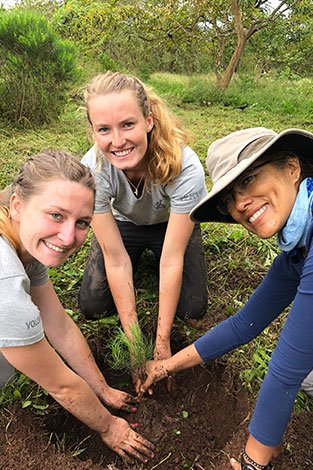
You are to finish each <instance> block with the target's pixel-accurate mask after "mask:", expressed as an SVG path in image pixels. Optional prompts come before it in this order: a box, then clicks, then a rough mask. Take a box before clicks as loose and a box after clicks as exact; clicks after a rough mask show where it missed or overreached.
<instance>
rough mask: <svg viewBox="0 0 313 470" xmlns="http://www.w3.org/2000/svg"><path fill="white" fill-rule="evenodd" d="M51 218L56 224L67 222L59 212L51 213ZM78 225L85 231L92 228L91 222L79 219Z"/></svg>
mask: <svg viewBox="0 0 313 470" xmlns="http://www.w3.org/2000/svg"><path fill="white" fill-rule="evenodd" d="M50 216H51V218H52V219H53V220H54V221H56V222H63V221H64V220H65V219H64V217H63V215H62V214H60V213H58V212H51V213H50ZM76 225H77V226H78V227H79V228H81V229H83V230H88V229H89V227H90V221H89V220H84V219H78V220H77V221H76Z"/></svg>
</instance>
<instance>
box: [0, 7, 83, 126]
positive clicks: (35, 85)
mask: <svg viewBox="0 0 313 470" xmlns="http://www.w3.org/2000/svg"><path fill="white" fill-rule="evenodd" d="M0 66H1V79H0V93H1V103H0V115H1V116H2V118H3V119H4V120H7V121H9V122H11V123H19V124H24V125H25V124H28V125H35V124H42V123H45V122H49V121H51V120H52V119H55V118H56V117H57V116H58V115H59V113H60V111H61V110H62V107H63V105H64V98H65V94H64V91H65V89H66V87H65V85H66V84H67V83H68V82H69V81H70V80H72V79H73V77H74V76H75V72H76V68H75V48H74V46H73V45H72V44H70V43H69V42H65V41H63V40H61V39H60V38H59V36H58V35H57V34H56V33H55V31H53V29H52V27H51V26H50V24H49V23H48V21H47V20H46V19H45V18H44V17H43V16H41V15H39V14H36V13H32V12H28V11H18V10H16V11H13V10H12V11H9V12H7V11H5V12H0Z"/></svg>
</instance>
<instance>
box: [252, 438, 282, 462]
mask: <svg viewBox="0 0 313 470" xmlns="http://www.w3.org/2000/svg"><path fill="white" fill-rule="evenodd" d="M245 451H246V453H247V454H248V456H249V457H250V458H251V459H253V460H254V461H255V462H257V463H258V464H260V465H267V464H268V463H269V462H270V461H271V459H272V457H273V453H274V451H275V447H269V446H266V445H264V444H261V442H259V441H257V440H256V439H255V438H254V437H253V436H251V434H250V436H249V438H248V441H247V444H246V447H245Z"/></svg>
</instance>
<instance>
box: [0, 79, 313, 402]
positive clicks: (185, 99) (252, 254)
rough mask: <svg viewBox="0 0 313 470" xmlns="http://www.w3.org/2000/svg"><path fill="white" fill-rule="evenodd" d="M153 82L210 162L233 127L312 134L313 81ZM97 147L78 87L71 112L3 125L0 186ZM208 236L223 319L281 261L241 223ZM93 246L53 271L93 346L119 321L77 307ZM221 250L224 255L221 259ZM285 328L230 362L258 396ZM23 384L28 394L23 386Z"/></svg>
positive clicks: (146, 287)
mask: <svg viewBox="0 0 313 470" xmlns="http://www.w3.org/2000/svg"><path fill="white" fill-rule="evenodd" d="M149 84H150V85H151V86H153V87H154V88H155V89H156V91H157V92H159V93H160V94H161V95H162V96H164V98H165V100H166V101H167V102H168V103H169V105H170V107H171V108H172V110H173V111H174V112H175V114H176V115H177V116H178V117H179V119H180V120H181V122H182V123H183V125H184V127H185V128H186V129H188V130H189V131H190V133H191V145H192V147H193V148H194V149H195V150H196V152H197V153H198V155H199V157H200V159H201V161H202V162H203V164H204V161H205V156H206V151H207V147H208V145H209V144H210V143H212V142H213V141H214V140H215V139H216V138H219V137H221V136H224V135H226V134H227V133H229V132H232V131H234V130H238V129H241V128H244V127H255V126H264V127H269V128H272V129H274V130H276V131H281V130H282V129H284V128H291V127H297V128H305V129H307V130H310V131H313V124H312V122H313V119H312V117H313V93H312V89H313V88H312V82H310V81H309V80H307V79H303V80H298V81H294V82H287V81H282V80H279V79H274V78H272V79H269V78H262V79H258V80H256V81H252V80H251V79H249V80H248V79H247V78H246V79H241V80H239V79H236V80H234V82H233V84H232V86H231V88H230V90H229V91H228V92H227V94H226V95H223V96H222V95H221V94H220V93H219V92H217V90H216V88H215V87H214V83H213V79H212V77H209V78H203V77H193V78H192V79H190V78H188V77H182V76H171V75H168V74H155V75H153V76H152V77H151V78H150V81H149ZM91 142H92V139H91V136H90V130H89V127H88V124H87V120H86V118H85V113H84V110H82V109H81V102H80V99H79V95H78V93H77V88H76V89H75V90H73V92H72V96H70V97H69V100H68V104H67V107H66V109H65V110H64V113H63V114H62V116H60V119H59V120H58V121H56V122H53V123H51V124H49V125H45V126H43V127H41V128H36V129H26V130H21V129H14V128H13V127H10V126H8V125H5V124H4V123H3V125H1V126H0V166H1V174H0V188H2V187H4V186H5V185H6V184H8V183H9V182H10V180H11V178H12V176H13V175H14V173H15V172H16V170H17V168H18V167H19V165H20V163H21V161H23V160H24V159H25V157H26V156H28V155H31V154H33V153H37V152H40V151H41V150H42V149H44V148H55V147H57V148H65V149H67V150H70V151H71V152H72V153H74V154H76V155H77V156H78V157H79V158H81V157H82V156H83V155H84V153H85V152H86V151H87V149H88V148H89V147H90V144H91ZM208 186H210V181H209V178H208ZM203 231H204V243H205V250H206V256H207V262H208V270H209V280H210V286H209V288H210V291H211V295H210V307H211V308H215V309H216V308H219V309H220V310H221V311H222V312H223V315H225V313H226V314H227V315H228V314H232V313H234V312H235V311H236V310H237V309H238V308H240V306H241V305H242V304H243V302H244V301H245V300H246V299H247V297H248V296H249V294H250V293H251V292H252V290H253V288H254V287H256V286H255V285H254V283H251V282H250V278H253V279H254V281H255V282H256V279H257V280H259V279H260V278H261V276H262V275H263V273H264V270H265V269H266V268H267V267H268V265H269V264H270V262H271V260H272V259H273V256H275V253H276V251H277V249H276V245H275V241H274V240H270V241H263V242H262V241H260V240H257V239H256V238H255V237H253V236H251V235H249V234H247V233H246V232H245V231H244V230H243V229H241V228H240V227H237V226H226V225H222V224H221V225H218V224H203ZM88 244H89V238H88V240H87V242H86V244H85V246H84V248H83V249H81V251H80V252H79V253H78V254H76V255H74V256H73V257H72V259H70V260H69V261H68V262H67V263H66V264H64V265H63V266H61V267H60V268H58V269H53V270H52V269H51V270H50V274H51V278H52V280H53V283H54V285H55V288H56V290H57V292H58V294H59V296H60V298H61V300H62V301H63V304H64V306H65V307H66V308H67V309H68V311H69V313H70V314H72V315H73V317H74V319H75V320H77V321H78V322H79V323H80V326H81V327H82V329H83V331H84V333H85V334H86V336H87V337H88V338H89V339H90V340H91V341H92V338H93V336H94V335H97V332H98V331H99V329H101V328H106V329H112V325H113V326H114V327H115V326H116V324H117V320H116V319H109V320H108V321H103V322H100V323H97V322H88V323H83V322H82V318H81V317H80V315H79V312H78V310H77V305H76V293H77V287H78V285H79V282H80V279H81V276H82V272H83V265H84V260H85V258H86V256H87V253H88ZM216 253H220V254H221V255H220V256H215V255H216ZM236 266H242V268H243V269H244V270H245V272H246V273H247V280H246V282H245V283H241V284H240V285H235V287H234V290H233V291H232V292H231V293H229V292H225V293H224V295H223V297H221V296H216V295H214V292H215V286H217V285H219V286H220V285H221V284H222V282H223V279H224V278H223V276H224V274H225V271H229V270H231V269H232V268H234V267H236ZM143 270H144V268H143ZM139 277H140V273H139ZM141 280H142V281H143V282H141V283H140V288H139V289H138V292H137V299H138V310H139V312H140V315H141V318H142V321H143V322H146V323H148V324H149V323H150V324H151V322H155V318H156V314H157V304H156V301H157V296H156V290H155V288H156V280H155V278H153V275H152V277H151V278H150V277H149V276H148V277H147V276H146V274H145V275H144V276H142V279H141ZM218 292H220V289H219V290H218ZM223 315H222V316H221V318H222V317H223ZM176 327H177V328H182V329H183V330H184V332H185V334H186V341H188V340H190V339H191V338H193V337H194V336H196V335H197V332H196V331H193V330H192V329H190V328H187V327H186V326H185V325H182V324H180V323H179V322H178V323H177V325H176ZM279 327H280V325H279V323H278V324H275V325H274V326H273V327H272V328H270V329H268V330H267V331H266V332H265V334H264V335H262V336H261V337H260V338H259V339H258V340H256V341H255V342H253V343H252V344H251V345H249V346H246V347H244V348H242V349H241V350H239V351H238V352H237V353H236V354H235V355H233V356H232V358H231V359H230V361H233V362H236V363H237V364H238V365H239V368H240V369H241V370H242V371H243V372H242V377H243V380H244V381H245V382H246V384H248V385H250V387H251V388H252V391H253V390H254V388H255V387H257V386H258V385H257V384H259V383H260V380H261V379H262V378H263V376H264V373H265V370H266V365H267V361H268V358H269V356H270V353H271V350H272V348H273V344H274V342H275V340H276V338H277V334H278V332H279ZM18 387H19V388H20V389H21V386H20V385H19V386H18ZM3 393H5V392H2V400H4V401H5V397H4V395H3ZM36 393H38V391H37V392H36ZM16 395H17V396H16V397H15V398H18V399H19V398H20V397H19V396H18V393H17V394H16ZM11 398H12V396H11ZM28 401H29V400H28ZM0 403H1V396H0ZM304 404H305V403H304Z"/></svg>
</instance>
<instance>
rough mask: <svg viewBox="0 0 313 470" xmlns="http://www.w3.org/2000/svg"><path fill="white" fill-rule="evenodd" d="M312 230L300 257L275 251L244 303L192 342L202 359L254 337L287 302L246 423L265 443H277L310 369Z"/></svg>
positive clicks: (312, 359)
mask: <svg viewBox="0 0 313 470" xmlns="http://www.w3.org/2000/svg"><path fill="white" fill-rule="evenodd" d="M312 234H313V225H311V227H310V230H309V233H308V236H307V245H306V250H307V256H306V257H305V258H303V257H301V256H299V257H298V259H296V256H291V255H290V254H286V253H284V252H283V253H280V254H279V255H278V256H277V257H276V259H275V260H274V263H273V264H272V266H271V268H270V269H269V271H268V273H267V274H266V276H265V277H264V279H263V281H262V282H261V284H260V285H259V287H258V288H257V289H256V291H255V292H254V293H253V294H252V296H251V297H250V299H249V300H248V302H247V303H246V304H245V306H244V307H243V308H242V309H241V310H240V311H239V312H237V313H236V314H235V315H233V316H232V317H229V318H228V319H227V320H225V321H224V322H222V323H220V324H219V325H217V326H216V327H214V328H212V330H210V331H209V332H208V333H206V334H205V335H204V336H202V337H201V338H199V339H198V340H197V341H196V342H195V347H196V349H197V351H198V353H199V354H200V356H201V358H202V359H203V361H204V362H208V361H210V360H212V359H215V358H217V357H219V356H221V355H223V354H225V353H227V352H230V351H232V350H233V349H235V348H237V347H238V346H240V345H242V344H245V343H248V342H249V341H250V340H251V339H253V338H255V337H256V336H258V334H259V333H260V332H261V331H262V330H263V329H264V328H266V326H267V325H268V324H269V323H271V322H272V321H273V320H274V319H275V318H276V317H277V316H278V315H279V314H280V313H281V312H282V311H283V310H284V309H285V307H287V306H288V305H289V304H290V303H291V302H292V301H293V304H292V307H291V309H290V312H289V314H288V318H287V320H286V322H285V324H284V326H283V329H282V331H281V334H280V337H279V340H278V342H277V345H276V348H275V350H274V352H273V354H272V357H271V361H270V363H269V368H268V372H267V374H266V376H265V379H264V381H263V384H262V387H261V390H260V393H259V397H258V400H257V404H256V408H255V411H254V414H253V417H252V420H251V423H250V427H249V430H250V433H251V434H252V436H253V437H254V438H255V439H257V440H258V441H259V442H261V443H262V444H265V445H268V446H271V447H276V446H278V445H279V444H280V442H281V440H282V437H283V434H284V432H285V430H286V427H287V424H288V421H289V418H290V414H291V411H292V408H293V404H294V400H295V397H296V394H297V392H298V390H299V388H300V386H301V383H302V381H303V380H304V378H305V377H306V376H307V375H308V373H309V372H310V371H311V370H312V369H313V243H312ZM299 258H300V259H299Z"/></svg>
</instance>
